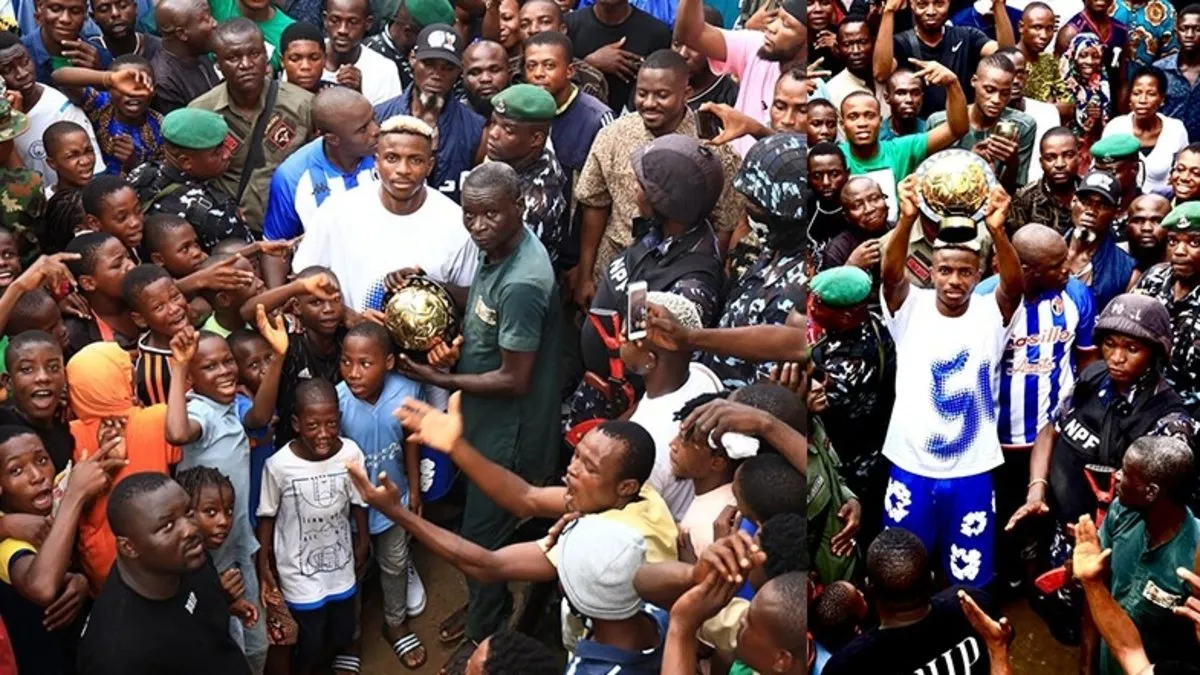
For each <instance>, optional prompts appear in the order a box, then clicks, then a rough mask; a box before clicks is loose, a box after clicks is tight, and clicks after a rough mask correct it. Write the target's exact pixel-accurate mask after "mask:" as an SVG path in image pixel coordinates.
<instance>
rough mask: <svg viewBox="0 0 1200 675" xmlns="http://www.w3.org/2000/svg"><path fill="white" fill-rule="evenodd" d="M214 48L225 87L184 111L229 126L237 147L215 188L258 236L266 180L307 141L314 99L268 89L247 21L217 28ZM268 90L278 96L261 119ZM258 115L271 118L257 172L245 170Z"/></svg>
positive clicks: (259, 42)
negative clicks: (212, 116) (203, 113)
mask: <svg viewBox="0 0 1200 675" xmlns="http://www.w3.org/2000/svg"><path fill="white" fill-rule="evenodd" d="M213 47H214V49H215V51H216V54H217V66H218V67H219V68H220V69H221V74H222V75H224V76H225V81H224V82H222V83H221V84H219V85H217V86H216V87H214V88H213V89H212V91H210V92H208V93H207V94H204V95H203V96H200V97H198V98H197V99H196V100H194V101H192V102H191V104H190V105H189V106H188V107H191V108H201V109H204V110H211V111H213V112H215V113H218V114H220V115H221V116H222V117H224V118H225V122H226V123H227V124H229V133H230V134H231V135H232V140H233V141H236V144H235V145H234V148H233V150H232V153H231V154H232V157H231V158H230V161H229V167H228V168H227V169H226V170H225V174H224V175H223V176H221V178H220V179H218V181H217V184H218V185H219V186H220V187H221V189H223V190H225V191H226V192H228V193H229V194H230V195H233V197H234V199H236V200H238V203H239V204H241V207H242V210H243V212H244V213H245V217H246V222H247V223H249V225H250V227H251V228H252V229H254V230H255V231H258V232H261V231H262V222H263V215H264V214H265V213H266V210H267V193H268V192H269V191H270V188H271V174H272V173H274V172H275V169H276V168H278V167H279V164H280V163H281V162H282V161H283V160H285V159H287V156H288V155H290V154H292V153H293V152H295V151H296V150H298V149H299V148H300V146H302V145H304V144H305V143H307V142H308V139H309V136H311V135H312V130H313V126H312V101H313V95H312V94H311V93H309V92H307V91H305V90H303V89H301V88H300V87H297V86H296V85H294V84H289V83H287V82H278V83H271V84H270V85H268V83H269V82H270V80H269V79H268V73H269V72H270V71H269V68H268V65H267V50H266V43H265V42H264V41H263V36H262V33H261V32H260V31H259V30H258V27H257V26H255V25H254V22H252V21H250V20H249V19H245V18H239V19H234V20H233V21H229V22H227V23H223V24H221V25H220V26H219V27H218V28H217V30H216V31H215V32H214V33H213ZM268 86H271V87H275V86H277V87H278V90H277V94H276V97H275V106H274V108H273V109H272V111H270V112H269V113H264V111H265V108H266V104H267V101H266V99H267V97H268V95H269V92H268ZM261 114H270V118H268V119H267V122H266V127H265V131H264V134H263V139H262V152H261V157H262V158H263V161H262V162H261V166H255V167H252V168H250V169H248V168H247V163H248V162H249V159H250V139H251V136H252V135H253V132H254V125H255V124H256V122H257V120H258V117H259V115H261ZM247 170H249V171H251V173H250V175H249V178H246V179H243V176H242V174H243V173H244V172H245V171H247Z"/></svg>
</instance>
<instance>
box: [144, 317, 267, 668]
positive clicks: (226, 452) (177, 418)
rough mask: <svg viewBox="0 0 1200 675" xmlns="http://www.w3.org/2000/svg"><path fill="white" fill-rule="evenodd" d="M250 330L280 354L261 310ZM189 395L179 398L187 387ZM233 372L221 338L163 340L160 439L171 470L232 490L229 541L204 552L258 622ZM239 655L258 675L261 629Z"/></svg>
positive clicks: (244, 441)
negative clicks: (194, 470) (167, 363)
mask: <svg viewBox="0 0 1200 675" xmlns="http://www.w3.org/2000/svg"><path fill="white" fill-rule="evenodd" d="M258 319H259V320H258V328H259V331H260V332H261V333H262V334H263V337H264V338H266V339H267V341H268V342H269V343H271V345H272V347H273V348H274V349H275V350H276V353H277V354H282V353H283V352H284V351H286V349H287V333H286V332H285V331H284V330H283V323H282V319H280V318H277V319H276V322H277V323H276V325H275V326H272V325H271V324H270V323H269V322H268V321H267V318H266V313H265V312H264V311H263V310H262V308H259V309H258ZM279 375H280V366H270V367H269V369H268V373H267V374H266V375H265V376H264V380H272V381H273V382H274V386H273V387H272V386H266V385H265V384H264V385H263V386H260V387H259V392H258V395H256V396H255V405H254V408H253V409H252V410H251V411H250V412H249V413H247V415H246V418H248V419H249V420H250V422H251V423H257V424H255V425H254V426H262V425H263V424H266V423H267V422H269V421H270V418H271V415H272V414H273V411H274V408H275V400H274V396H273V395H274V393H276V392H277V391H278V382H279ZM189 380H190V381H191V384H192V391H190V392H189V391H187V386H188V381H189ZM237 382H238V367H237V362H236V361H235V360H234V358H233V352H232V351H231V350H230V349H229V343H228V342H226V341H225V338H223V337H221V336H219V335H217V334H215V333H209V332H207V331H200V332H197V331H196V330H195V329H193V328H192V327H191V326H186V327H185V328H184V329H183V330H181V331H179V332H178V333H177V334H176V335H175V336H174V337H173V338H171V385H170V391H169V393H168V396H167V423H166V437H167V440H168V441H169V442H171V443H172V444H174V445H179V446H182V447H183V461H181V462H180V463H179V467H178V468H179V470H180V471H183V470H186V469H189V468H191V467H194V466H208V467H211V468H214V469H216V470H218V471H220V472H221V473H223V474H225V475H226V476H228V477H229V480H230V482H231V483H233V488H234V495H235V499H236V508H235V510H234V522H233V527H232V528H231V530H230V532H229V535H228V536H227V537H226V539H225V541H224V543H222V544H221V546H220V547H219V548H217V549H216V550H214V551H213V552H212V555H213V563H214V564H215V565H216V568H217V571H218V572H222V573H224V572H225V571H226V570H228V569H229V568H231V567H237V568H238V569H239V570H240V571H241V573H242V579H243V581H244V584H245V589H246V598H247V599H248V600H249V601H251V602H253V603H254V604H255V607H257V609H258V612H259V614H260V615H261V614H262V607H261V606H259V604H258V603H259V587H258V577H257V575H256V566H255V564H254V558H253V556H254V554H255V553H257V552H258V542H257V540H256V539H255V536H254V532H253V530H252V529H251V527H250V514H249V495H250V439H249V437H248V436H247V435H246V429H245V427H244V426H243V424H242V419H243V417H242V416H240V415H238V412H237V407H236V405H235V404H234V399H235V397H236V396H237ZM244 637H245V642H244V644H243V647H244V649H245V652H246V656H247V658H248V659H249V660H250V664H251V668H252V669H253V670H254V672H256V673H261V672H262V671H263V668H264V667H265V665H266V658H267V637H266V631H265V630H264V626H263V623H261V622H260V623H257V624H255V625H254V626H252V627H248V628H247V630H246V631H245V634H244Z"/></svg>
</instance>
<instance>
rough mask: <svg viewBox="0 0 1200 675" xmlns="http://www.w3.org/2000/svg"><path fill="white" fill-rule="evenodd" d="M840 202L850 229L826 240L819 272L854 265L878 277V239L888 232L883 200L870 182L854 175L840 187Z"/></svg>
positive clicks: (877, 188) (885, 201) (870, 180)
mask: <svg viewBox="0 0 1200 675" xmlns="http://www.w3.org/2000/svg"><path fill="white" fill-rule="evenodd" d="M840 202H841V205H842V214H843V215H844V216H845V218H846V222H847V223H849V224H850V227H848V228H846V229H844V230H842V232H840V233H839V234H838V235H837V236H835V237H834V238H833V239H831V240H829V245H828V246H826V247H825V253H824V254H823V255H822V257H821V269H823V270H826V269H829V268H831V267H840V266H842V265H854V266H855V267H858V268H861V269H863V270H866V271H867V273H868V274H871V275H872V276H873V277H875V278H878V277H879V259H880V255H881V249H880V245H879V238H880V237H882V236H883V235H884V233H885V232H887V231H888V217H887V216H888V213H887V212H888V203H887V198H886V197H884V195H883V190H882V189H880V187H879V183H876V182H875V181H874V179H871V178H867V177H866V176H855V177H853V178H851V179H850V180H848V181H846V184H845V185H843V186H842V189H841V193H840Z"/></svg>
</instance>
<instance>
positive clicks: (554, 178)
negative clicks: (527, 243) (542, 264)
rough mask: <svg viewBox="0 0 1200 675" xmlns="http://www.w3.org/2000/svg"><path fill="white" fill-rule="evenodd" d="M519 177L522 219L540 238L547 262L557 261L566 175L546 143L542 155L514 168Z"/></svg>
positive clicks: (563, 227) (563, 228)
mask: <svg viewBox="0 0 1200 675" xmlns="http://www.w3.org/2000/svg"><path fill="white" fill-rule="evenodd" d="M517 177H518V178H520V180H521V201H522V202H524V204H523V206H522V216H521V218H522V220H524V221H525V227H528V228H529V230H530V231H531V232H533V233H534V234H536V235H537V237H538V239H540V240H542V245H544V246H545V247H546V253H549V254H550V262H551V263H556V262H557V261H558V257H559V253H560V252H561V250H562V246H563V243H564V242H563V240H564V239H565V238H566V234H567V227H566V224H567V221H566V214H567V194H566V190H567V185H568V183H567V174H565V173H563V170H562V167H561V166H559V164H558V158H557V157H555V156H554V150H552V149H551V148H550V146H549V145H547V146H546V147H545V148H543V149H542V154H540V155H538V156H537V158H536V159H534V160H533V161H532V162H530V163H529V164H528V165H526V166H524V167H521V168H520V169H518V170H517Z"/></svg>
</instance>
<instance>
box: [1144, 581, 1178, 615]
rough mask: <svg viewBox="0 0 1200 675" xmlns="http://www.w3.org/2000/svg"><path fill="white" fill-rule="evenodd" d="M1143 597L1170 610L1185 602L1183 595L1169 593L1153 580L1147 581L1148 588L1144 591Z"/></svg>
mask: <svg viewBox="0 0 1200 675" xmlns="http://www.w3.org/2000/svg"><path fill="white" fill-rule="evenodd" d="M1142 597H1143V598H1145V599H1146V600H1149V601H1150V602H1152V603H1154V604H1155V605H1158V606H1159V607H1162V608H1163V609H1168V610H1169V609H1171V608H1172V607H1175V606H1176V605H1179V604H1181V603H1182V602H1183V596H1182V595H1175V594H1174V593H1168V592H1167V591H1164V590H1163V589H1162V588H1160V587H1159V585H1158V584H1156V583H1154V582H1153V581H1151V580H1147V581H1146V587H1145V588H1143V589H1142Z"/></svg>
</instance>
